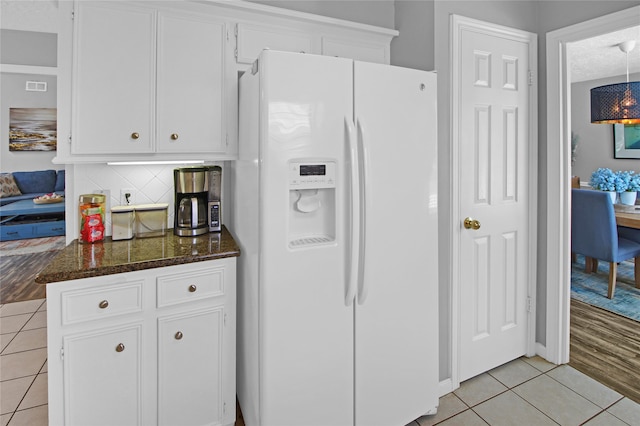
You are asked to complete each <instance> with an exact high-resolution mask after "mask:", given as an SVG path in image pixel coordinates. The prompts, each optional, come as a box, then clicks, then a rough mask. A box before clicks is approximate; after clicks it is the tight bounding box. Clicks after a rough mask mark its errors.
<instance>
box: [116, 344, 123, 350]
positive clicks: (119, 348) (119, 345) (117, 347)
mask: <svg viewBox="0 0 640 426" xmlns="http://www.w3.org/2000/svg"><path fill="white" fill-rule="evenodd" d="M122 351H124V345H123V344H122V343H118V346H116V352H122Z"/></svg>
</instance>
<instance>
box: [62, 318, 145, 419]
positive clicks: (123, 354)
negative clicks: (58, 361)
mask: <svg viewBox="0 0 640 426" xmlns="http://www.w3.org/2000/svg"><path fill="white" fill-rule="evenodd" d="M141 337H142V324H140V323H138V324H132V325H128V326H122V327H115V328H112V329H106V330H96V331H92V332H87V333H77V334H72V335H69V336H65V337H64V338H63V347H64V348H65V352H64V357H63V360H64V362H63V364H64V383H65V386H64V394H65V412H66V413H68V418H67V421H66V423H67V424H70V425H95V426H98V425H104V426H112V425H135V424H140V423H141V414H142V412H141V395H142V393H141V379H142V369H141ZM105 401H110V402H111V403H112V404H113V405H111V404H105ZM113 407H118V409H116V410H114V409H113Z"/></svg>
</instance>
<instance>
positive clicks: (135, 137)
mask: <svg viewBox="0 0 640 426" xmlns="http://www.w3.org/2000/svg"><path fill="white" fill-rule="evenodd" d="M139 137H140V133H138V132H133V133H131V139H138V138H139Z"/></svg>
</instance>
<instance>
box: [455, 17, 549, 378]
mask: <svg viewBox="0 0 640 426" xmlns="http://www.w3.org/2000/svg"><path fill="white" fill-rule="evenodd" d="M462 30H473V31H476V32H479V33H482V34H487V35H490V36H497V37H502V38H507V39H510V40H514V41H521V42H523V43H528V44H529V45H530V47H531V48H530V50H529V72H530V77H529V78H530V81H531V84H530V86H529V87H530V93H529V95H530V96H529V117H528V118H529V132H528V135H529V140H530V141H531V143H530V144H529V150H528V152H527V155H528V159H529V163H528V167H529V174H528V181H529V185H528V191H529V192H528V197H529V200H528V202H529V210H530V211H531V212H536V211H537V209H538V89H537V87H538V83H537V78H536V74H535V71H536V70H537V69H538V41H537V35H536V34H534V33H530V32H527V31H523V30H518V29H514V28H510V27H505V26H502V25H497V24H492V23H489V22H484V21H480V20H477V19H472V18H466V17H463V16H460V15H451V18H450V31H451V34H450V39H451V51H450V68H451V90H452V97H451V121H450V122H449V126H450V132H451V133H450V134H451V141H450V144H451V156H450V158H449V161H450V170H451V198H450V200H451V201H450V203H451V205H450V211H451V217H452V218H453V219H452V221H451V227H450V229H449V232H450V236H451V263H450V267H451V270H450V277H451V382H452V383H451V385H452V389H456V388H458V387H459V386H460V376H459V372H460V366H459V362H460V361H459V360H460V357H459V351H460V348H461V345H460V335H461V333H460V326H461V321H460V314H461V310H460V300H461V289H460V287H461V284H460V268H461V267H462V266H463V262H462V259H461V255H460V249H461V244H460V237H461V231H462V222H461V220H459V218H461V217H462V216H461V211H460V201H459V196H460V178H459V173H460V167H459V164H458V156H459V153H460V131H459V129H458V123H459V120H460V117H459V114H458V110H459V106H460V86H459V84H458V81H459V78H460V63H461V60H460V50H461V40H460V33H461V31H462ZM537 220H538V218H537V215H536V214H535V213H532V214H530V215H529V218H528V223H527V229H528V232H529V240H530V241H529V242H530V244H529V247H530V251H529V259H528V271H527V277H528V279H527V281H528V282H527V291H528V298H529V312H528V316H527V321H528V324H527V329H528V331H527V355H529V356H532V355H534V354H535V337H536V332H535V323H536V321H535V318H536V303H535V298H536V270H537Z"/></svg>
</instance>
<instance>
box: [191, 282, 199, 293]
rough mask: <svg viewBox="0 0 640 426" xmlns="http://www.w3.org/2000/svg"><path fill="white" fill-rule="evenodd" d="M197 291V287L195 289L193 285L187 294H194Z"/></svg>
mask: <svg viewBox="0 0 640 426" xmlns="http://www.w3.org/2000/svg"><path fill="white" fill-rule="evenodd" d="M197 289H198V287H196V285H195V284H191V285H190V286H189V293H194V292H195V291H196V290H197Z"/></svg>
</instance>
